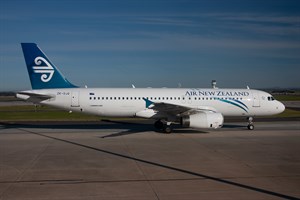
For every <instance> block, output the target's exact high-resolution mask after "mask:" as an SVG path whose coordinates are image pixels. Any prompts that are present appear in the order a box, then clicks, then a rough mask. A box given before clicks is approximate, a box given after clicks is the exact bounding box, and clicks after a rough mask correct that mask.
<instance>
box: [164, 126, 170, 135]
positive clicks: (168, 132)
mask: <svg viewBox="0 0 300 200" xmlns="http://www.w3.org/2000/svg"><path fill="white" fill-rule="evenodd" d="M164 132H165V133H166V134H170V133H171V132H172V128H171V126H168V125H167V126H165V127H164Z"/></svg>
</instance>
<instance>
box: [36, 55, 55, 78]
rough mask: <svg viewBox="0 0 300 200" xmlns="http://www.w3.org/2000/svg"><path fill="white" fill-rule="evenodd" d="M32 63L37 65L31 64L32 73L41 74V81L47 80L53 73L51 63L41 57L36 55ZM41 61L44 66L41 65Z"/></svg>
mask: <svg viewBox="0 0 300 200" xmlns="http://www.w3.org/2000/svg"><path fill="white" fill-rule="evenodd" d="M34 63H35V64H36V65H39V66H33V67H32V68H33V71H34V73H38V74H42V75H41V80H42V81H43V82H45V83H46V82H49V81H50V80H51V78H52V77H53V74H54V68H53V67H52V66H51V64H50V63H49V62H48V61H47V60H46V59H45V58H43V57H36V58H35V59H34ZM42 63H45V64H46V66H41V64H42Z"/></svg>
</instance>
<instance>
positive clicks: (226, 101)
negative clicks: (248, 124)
mask: <svg viewBox="0 0 300 200" xmlns="http://www.w3.org/2000/svg"><path fill="white" fill-rule="evenodd" d="M219 100H220V101H222V102H225V103H229V104H231V105H234V106H237V107H239V108H241V109H243V110H244V111H246V112H248V111H247V110H246V109H245V108H243V107H242V106H240V105H239V104H237V103H235V102H232V101H228V100H224V99H219Z"/></svg>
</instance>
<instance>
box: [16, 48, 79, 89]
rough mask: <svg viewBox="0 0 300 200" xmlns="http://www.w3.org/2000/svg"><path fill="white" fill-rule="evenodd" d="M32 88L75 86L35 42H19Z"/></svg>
mask: <svg viewBox="0 0 300 200" xmlns="http://www.w3.org/2000/svg"><path fill="white" fill-rule="evenodd" d="M21 45H22V49H23V54H24V58H25V62H26V65H27V70H28V74H29V78H30V82H31V87H32V89H49V88H75V87H76V86H75V85H73V84H72V83H70V82H69V81H68V80H67V79H66V78H65V77H64V76H63V75H62V73H60V71H59V70H58V69H57V68H56V67H55V65H53V64H52V63H51V61H50V60H49V59H48V58H47V56H46V55H45V54H44V53H43V51H42V50H41V49H40V48H39V47H38V46H37V44H35V43H21Z"/></svg>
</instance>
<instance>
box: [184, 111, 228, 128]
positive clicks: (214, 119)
mask: <svg viewBox="0 0 300 200" xmlns="http://www.w3.org/2000/svg"><path fill="white" fill-rule="evenodd" d="M223 122H224V117H223V115H222V114H221V113H205V112H203V113H202V112H201V113H197V114H194V115H190V116H184V117H182V118H181V125H182V126H183V127H191V128H215V129H216V128H220V127H222V126H223Z"/></svg>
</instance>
